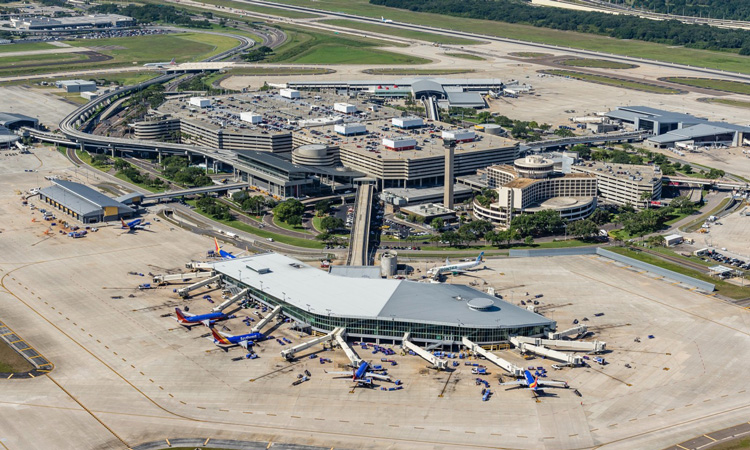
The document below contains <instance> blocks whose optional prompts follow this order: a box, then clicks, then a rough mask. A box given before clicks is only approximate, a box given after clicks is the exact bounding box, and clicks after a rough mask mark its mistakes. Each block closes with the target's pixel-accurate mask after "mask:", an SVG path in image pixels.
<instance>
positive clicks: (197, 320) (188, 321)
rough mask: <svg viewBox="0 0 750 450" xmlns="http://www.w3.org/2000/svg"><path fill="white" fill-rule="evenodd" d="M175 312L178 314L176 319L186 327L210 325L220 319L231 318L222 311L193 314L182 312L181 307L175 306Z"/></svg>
mask: <svg viewBox="0 0 750 450" xmlns="http://www.w3.org/2000/svg"><path fill="white" fill-rule="evenodd" d="M174 313H175V315H176V316H177V317H176V318H175V320H177V323H179V324H180V325H182V326H184V327H188V328H190V327H192V326H195V325H201V324H203V325H205V326H210V325H211V324H212V323H214V322H217V321H219V320H226V319H229V316H227V315H226V314H224V313H222V312H215V313H208V314H201V315H193V314H189V313H186V312H182V311H181V310H180V308H175V309H174Z"/></svg>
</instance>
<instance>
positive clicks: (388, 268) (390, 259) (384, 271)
mask: <svg viewBox="0 0 750 450" xmlns="http://www.w3.org/2000/svg"><path fill="white" fill-rule="evenodd" d="M396 269H398V253H396V252H394V251H391V250H388V251H386V252H384V253H383V254H382V255H380V276H383V277H392V276H394V275H396Z"/></svg>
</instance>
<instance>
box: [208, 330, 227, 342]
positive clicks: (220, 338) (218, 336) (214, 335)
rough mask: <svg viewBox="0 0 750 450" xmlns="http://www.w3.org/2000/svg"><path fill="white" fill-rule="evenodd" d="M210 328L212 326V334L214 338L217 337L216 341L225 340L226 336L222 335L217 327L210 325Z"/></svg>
mask: <svg viewBox="0 0 750 450" xmlns="http://www.w3.org/2000/svg"><path fill="white" fill-rule="evenodd" d="M210 328H211V334H212V335H213V337H214V339H215V340H216V341H218V342H222V341H223V340H224V336H222V335H220V334H219V333H218V332H217V331H216V328H214V327H210Z"/></svg>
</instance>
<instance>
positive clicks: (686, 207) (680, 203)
mask: <svg viewBox="0 0 750 450" xmlns="http://www.w3.org/2000/svg"><path fill="white" fill-rule="evenodd" d="M669 206H670V207H671V208H672V209H674V210H675V211H677V212H679V213H681V214H692V213H693V212H695V209H696V206H695V203H693V202H691V201H690V198H688V197H685V196H680V197H677V198H675V199H674V200H672V202H671V203H669Z"/></svg>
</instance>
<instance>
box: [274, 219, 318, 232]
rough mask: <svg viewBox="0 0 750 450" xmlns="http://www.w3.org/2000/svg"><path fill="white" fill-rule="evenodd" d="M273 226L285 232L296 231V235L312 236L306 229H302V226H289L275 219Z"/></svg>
mask: <svg viewBox="0 0 750 450" xmlns="http://www.w3.org/2000/svg"><path fill="white" fill-rule="evenodd" d="M273 224H274V225H276V226H277V227H279V228H283V229H285V230H289V231H296V232H297V233H304V234H312V233H310V232H309V231H307V230H306V229H304V228H303V227H302V226H294V225H289V224H288V223H286V222H282V221H281V220H276V217H274V218H273Z"/></svg>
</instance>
